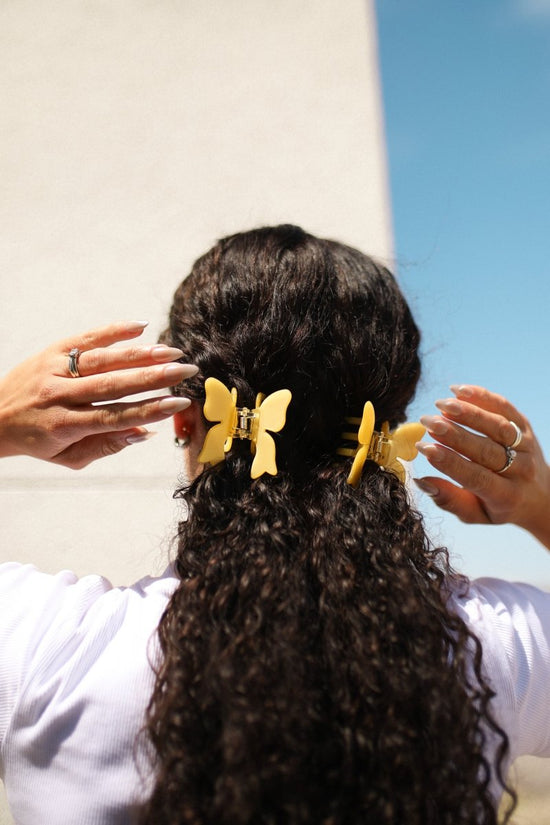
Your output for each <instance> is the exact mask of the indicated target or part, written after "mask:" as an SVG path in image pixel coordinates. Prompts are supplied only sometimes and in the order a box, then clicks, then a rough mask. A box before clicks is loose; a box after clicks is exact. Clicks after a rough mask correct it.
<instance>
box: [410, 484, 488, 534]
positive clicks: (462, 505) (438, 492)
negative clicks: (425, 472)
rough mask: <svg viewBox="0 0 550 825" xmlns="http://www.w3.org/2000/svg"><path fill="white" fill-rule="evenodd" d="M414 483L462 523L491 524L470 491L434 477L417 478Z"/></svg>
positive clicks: (478, 501) (476, 498)
mask: <svg viewBox="0 0 550 825" xmlns="http://www.w3.org/2000/svg"><path fill="white" fill-rule="evenodd" d="M414 483H415V484H416V486H417V487H418V488H419V489H420V490H422V492H423V493H426V494H427V495H429V496H430V498H432V499H433V501H434V502H435V503H436V504H437V506H438V507H440V508H441V509H442V510H446V511H447V512H448V513H452V514H453V515H455V516H456V517H457V518H459V519H460V521H464V522H465V523H466V524H488V523H489V519H488V517H487V514H486V512H485V510H484V509H483V506H482V504H481V502H480V500H479V499H478V497H477V496H475V495H474V494H473V493H471V492H470V491H469V490H465V489H464V488H463V487H457V486H456V485H455V484H451V483H450V482H449V481H446V479H444V478H436V477H434V476H428V477H425V478H415V479H414Z"/></svg>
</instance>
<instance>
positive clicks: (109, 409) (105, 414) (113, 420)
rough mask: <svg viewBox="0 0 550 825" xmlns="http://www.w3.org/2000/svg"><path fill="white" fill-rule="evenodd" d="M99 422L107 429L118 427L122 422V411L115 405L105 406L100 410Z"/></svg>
mask: <svg viewBox="0 0 550 825" xmlns="http://www.w3.org/2000/svg"><path fill="white" fill-rule="evenodd" d="M98 421H99V424H100V425H101V426H103V427H105V428H106V429H113V430H114V429H116V427H117V426H118V424H119V422H120V412H119V411H118V410H117V409H116V407H114V406H109V405H107V406H105V407H102V408H101V409H100V410H98Z"/></svg>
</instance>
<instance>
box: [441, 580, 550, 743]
mask: <svg viewBox="0 0 550 825" xmlns="http://www.w3.org/2000/svg"><path fill="white" fill-rule="evenodd" d="M456 605H457V610H458V612H459V613H462V618H464V619H465V620H466V622H467V623H468V624H469V626H470V628H471V629H472V630H473V632H474V633H475V634H476V636H477V637H478V638H479V640H480V641H481V643H482V646H483V666H484V671H485V673H486V674H487V677H488V679H489V682H490V683H491V685H492V687H493V689H494V690H495V691H496V693H497V696H496V698H495V700H494V702H495V712H496V714H497V717H498V720H499V722H500V724H501V726H502V727H503V728H504V730H505V731H506V733H507V734H508V737H509V739H510V750H511V757H512V759H515V758H516V757H518V756H522V755H524V754H530V755H532V756H547V757H550V593H545V592H543V591H541V590H538V589H537V588H536V587H532V586H530V585H527V584H512V583H510V582H506V581H500V580H498V579H479V580H477V581H474V582H472V583H471V585H470V590H469V592H468V594H467V595H466V596H463V597H458V598H456Z"/></svg>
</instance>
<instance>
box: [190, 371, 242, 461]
mask: <svg viewBox="0 0 550 825" xmlns="http://www.w3.org/2000/svg"><path fill="white" fill-rule="evenodd" d="M204 388H205V391H206V398H205V401H204V407H203V412H204V417H205V418H206V419H207V421H218V422H219V423H218V424H215V425H214V426H213V427H211V428H210V429H209V430H208V432H207V433H206V438H205V439H204V444H203V445H202V450H201V451H200V453H199V458H198V460H199V461H200V463H201V464H219V463H220V461H223V460H224V458H225V453H226V450H225V446H226V441H227V440H228V439H229V438H231V430H232V429H233V424H234V418H235V410H236V406H237V398H236V393H235V392H230V391H229V390H228V389H227V387H226V386H225V384H222V382H221V381H218V379H217V378H207V379H206V381H205V382H204ZM229 446H231V445H229Z"/></svg>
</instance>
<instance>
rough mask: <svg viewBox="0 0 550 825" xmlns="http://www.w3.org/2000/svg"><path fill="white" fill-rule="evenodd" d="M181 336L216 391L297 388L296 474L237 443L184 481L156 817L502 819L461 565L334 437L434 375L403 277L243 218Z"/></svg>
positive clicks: (292, 441)
mask: <svg viewBox="0 0 550 825" xmlns="http://www.w3.org/2000/svg"><path fill="white" fill-rule="evenodd" d="M163 340H165V341H166V342H169V343H170V344H172V345H174V346H177V347H180V348H181V349H182V350H183V352H184V359H185V360H186V361H187V360H189V361H192V362H194V363H195V364H197V365H198V367H199V370H200V372H199V374H198V375H197V376H196V377H195V378H193V379H190V380H189V381H187V382H186V383H185V387H182V388H181V391H182V392H185V394H186V395H190V396H191V397H193V398H195V399H197V401H202V399H203V398H204V380H205V379H206V378H207V377H208V376H215V377H216V378H219V379H220V380H221V381H223V382H224V383H225V384H226V385H227V386H228V387H236V388H237V391H238V399H239V400H238V403H239V406H249V407H253V406H254V400H255V396H256V393H257V392H263V393H266V394H267V393H271V392H273V391H275V390H278V389H281V388H287V389H289V390H291V392H292V402H291V404H290V407H289V409H288V416H287V424H286V426H285V427H284V429H283V431H282V432H281V433H279V434H276V435H275V436H274V438H275V440H276V444H277V465H278V468H279V472H278V474H277V475H276V476H274V477H271V476H266V475H264V476H262V477H261V478H259V479H257V480H255V481H252V480H251V478H250V464H251V454H250V444H249V442H245V441H239V442H234V446H233V448H232V450H231V452H230V453H228V454H227V458H226V460H225V461H224V462H223V463H221V464H219V465H217V466H214V467H207V468H205V469H204V471H203V472H202V473H201V474H200V475H199V476H198V478H196V479H195V480H194V481H193V482H192V483H190V484H189V485H188V486H186V487H185V488H183V489H182V490H180V491H179V494H180V495H181V496H182V497H183V498H184V499H185V501H186V502H187V506H188V514H189V515H188V519H187V520H186V521H183V522H181V524H180V525H179V530H178V553H177V559H176V561H175V569H176V572H177V574H178V576H179V578H180V580H181V581H180V583H179V586H178V588H177V589H176V591H175V592H174V594H173V596H172V598H171V601H170V602H169V605H168V607H167V609H166V611H165V613H164V615H163V617H162V620H161V622H160V626H159V629H158V634H159V639H160V646H161V650H162V661H161V663H160V664H159V665H158V669H157V675H156V686H155V689H154V693H153V695H152V698H151V701H150V705H149V709H148V716H147V728H146V729H147V733H148V735H149V738H150V740H151V742H152V744H153V749H154V753H155V776H156V780H155V781H156V784H155V787H154V790H153V793H152V796H151V798H150V800H149V802H148V803H147V805H146V806H145V807H144V809H143V811H142V816H141V822H142V823H150V825H152V824H153V823H154V824H155V825H183V824H184V823H185V825H359V824H360V823H361V825H366V823H372V825H473V823H476V825H477V823H484V825H494V823H496V822H497V812H496V809H495V800H494V798H493V793H492V791H493V790H494V784H495V782H496V784H497V787H498V786H499V785H500V786H501V787H504V788H505V787H506V785H505V781H504V778H503V776H502V770H503V765H504V758H505V755H506V752H507V747H508V740H507V737H506V735H505V733H504V732H503V731H502V730H501V729H500V728H499V726H498V725H497V724H496V722H495V720H494V719H493V717H492V715H491V712H490V700H491V698H492V696H493V695H494V694H493V693H492V691H491V689H490V687H489V685H488V683H487V682H486V680H485V678H484V676H483V673H482V651H481V646H480V643H479V641H478V640H477V639H476V638H475V637H474V635H473V634H472V633H471V631H470V630H469V629H468V628H467V626H466V625H465V623H464V622H463V621H462V620H461V619H459V618H458V617H457V616H456V615H455V614H454V613H453V612H452V611H451V610H449V609H448V607H447V601H448V596H449V592H450V591H451V590H453V589H456V588H457V587H458V586H460V581H459V580H458V578H457V577H456V576H455V574H454V573H453V571H452V570H451V568H450V566H449V560H448V557H447V553H446V551H445V550H444V549H443V548H433V547H432V546H431V544H430V542H429V541H428V539H427V537H426V534H425V531H424V528H423V524H422V519H421V516H420V515H419V514H418V513H417V512H415V510H414V509H413V508H412V507H411V503H410V501H409V498H408V495H407V491H406V488H405V486H404V485H403V484H402V483H401V482H400V481H399V479H398V478H397V477H396V476H395V475H394V474H392V473H391V472H386V471H384V470H383V469H381V468H380V467H378V466H377V465H376V464H374V463H372V462H370V461H367V463H366V465H365V469H364V472H363V475H362V479H361V482H360V484H359V486H358V487H357V488H356V489H354V488H353V487H351V486H350V485H349V484H347V482H346V477H347V474H348V472H349V468H350V461H346V460H343V459H341V458H339V457H338V456H337V455H336V450H337V447H338V445H339V443H340V439H341V432H342V429H343V422H344V418H345V417H346V416H349V415H350V414H351V415H353V414H355V415H360V414H361V410H362V407H363V404H364V403H365V401H366V400H370V401H372V403H373V404H374V408H375V411H376V415H377V425H378V426H380V424H381V423H382V422H383V421H386V420H387V421H389V422H390V424H391V426H392V427H394V426H395V425H396V424H397V423H399V422H400V421H402V420H403V419H404V416H405V408H406V406H407V404H408V402H409V401H410V399H411V397H412V396H413V394H414V391H415V387H416V384H417V381H418V377H419V372H420V363H419V357H418V345H419V332H418V329H417V327H416V326H415V323H414V321H413V318H412V316H411V313H410V311H409V308H408V306H407V303H406V301H405V300H404V298H403V295H402V294H401V292H400V290H399V288H398V286H397V284H396V282H395V280H394V278H393V277H392V275H391V274H390V273H389V272H388V271H387V270H386V269H385V268H383V267H381V266H380V265H378V264H377V263H375V262H374V261H373V260H371V259H370V258H368V257H367V256H365V255H363V254H362V253H360V252H358V251H357V250H354V249H352V248H349V247H347V246H344V245H342V244H339V243H336V242H333V241H327V240H320V239H317V238H314V237H312V236H311V235H308V234H306V233H305V232H303V231H302V230H301V229H299V228H297V227H294V226H280V227H275V228H264V229H259V230H255V231H252V232H247V233H242V234H238V235H234V236H232V237H229V238H226V239H224V240H222V241H220V242H219V243H218V244H217V245H216V246H215V247H214V248H213V249H212V250H211V251H210V252H208V253H207V254H206V255H204V256H203V257H202V258H200V259H199V260H198V261H197V263H196V264H195V266H194V267H193V270H192V272H191V275H190V276H189V277H188V278H187V279H186V280H184V281H183V283H182V284H181V286H180V287H179V289H178V290H177V292H176V294H175V298H174V303H173V306H172V310H171V313H170V325H169V329H168V330H167V331H166V333H165V334H164V337H163ZM489 739H490V740H491V742H496V746H495V747H493V746H491V747H489ZM495 753H496V756H495ZM514 801H515V800H514V796H513V794H512V805H511V807H513V803H514ZM508 816H509V814H508V815H507V816H506V817H505V819H506V820H507V819H508Z"/></svg>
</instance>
